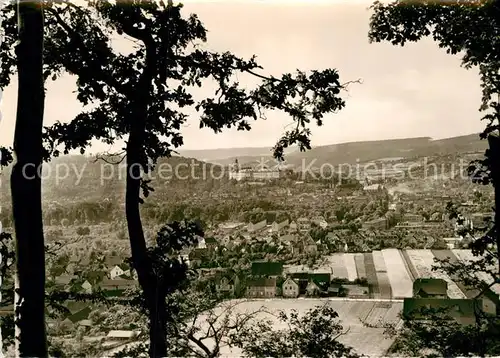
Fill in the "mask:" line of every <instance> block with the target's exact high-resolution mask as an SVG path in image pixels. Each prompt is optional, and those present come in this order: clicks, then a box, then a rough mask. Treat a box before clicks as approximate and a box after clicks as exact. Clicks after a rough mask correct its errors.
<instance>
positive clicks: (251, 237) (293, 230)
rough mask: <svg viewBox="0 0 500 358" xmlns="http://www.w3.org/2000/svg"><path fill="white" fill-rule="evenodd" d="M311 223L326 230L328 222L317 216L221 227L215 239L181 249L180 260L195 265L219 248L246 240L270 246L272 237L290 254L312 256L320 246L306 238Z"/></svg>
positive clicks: (208, 236) (230, 246) (212, 237)
mask: <svg viewBox="0 0 500 358" xmlns="http://www.w3.org/2000/svg"><path fill="white" fill-rule="evenodd" d="M312 224H315V225H317V226H318V227H321V228H326V227H328V223H327V222H326V221H325V219H324V218H323V217H321V216H318V217H314V218H313V219H308V218H304V217H302V218H299V219H297V220H296V221H292V222H289V220H283V221H280V222H277V221H274V222H273V223H271V224H268V223H267V221H266V220H262V221H259V222H256V223H250V224H248V225H247V226H246V227H245V226H244V225H243V224H238V223H236V224H224V225H221V228H220V230H219V231H218V232H216V235H217V237H218V238H217V239H216V238H214V236H212V235H207V236H205V237H204V238H201V237H200V238H198V245H197V247H196V248H194V249H191V248H189V249H185V250H183V251H182V252H181V254H180V257H181V258H182V259H183V260H184V261H185V262H187V263H188V264H190V265H196V264H200V263H201V262H202V261H203V260H204V258H205V257H207V255H208V254H209V253H210V252H211V251H213V250H215V249H217V248H219V247H225V248H226V249H231V248H233V247H234V246H237V245H239V244H242V243H243V242H249V241H252V242H254V243H258V242H267V243H271V242H272V241H273V240H274V239H273V237H277V238H278V242H279V243H280V245H282V246H283V247H290V248H291V250H292V252H296V253H299V252H303V253H308V254H314V253H316V252H318V250H319V246H320V245H322V244H323V243H321V242H320V241H314V240H313V238H312V237H311V236H310V234H309V232H310V230H311V227H312ZM209 234H210V233H209Z"/></svg>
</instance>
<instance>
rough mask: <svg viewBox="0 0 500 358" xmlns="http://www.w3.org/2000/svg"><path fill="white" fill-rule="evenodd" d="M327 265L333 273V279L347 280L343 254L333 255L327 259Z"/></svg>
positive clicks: (347, 275)
mask: <svg viewBox="0 0 500 358" xmlns="http://www.w3.org/2000/svg"><path fill="white" fill-rule="evenodd" d="M327 265H329V266H330V267H331V269H332V271H333V275H334V276H335V277H339V278H344V279H347V278H349V273H348V270H347V267H346V265H345V261H344V255H343V254H333V255H331V256H328V257H327Z"/></svg>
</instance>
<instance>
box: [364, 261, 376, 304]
mask: <svg viewBox="0 0 500 358" xmlns="http://www.w3.org/2000/svg"><path fill="white" fill-rule="evenodd" d="M364 255H365V269H366V279H367V280H368V284H369V285H370V286H371V288H372V294H373V297H374V298H380V289H379V286H378V279H377V272H376V271H375V265H374V264H373V256H372V254H371V253H366V254H364Z"/></svg>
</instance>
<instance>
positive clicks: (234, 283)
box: [215, 271, 240, 296]
mask: <svg viewBox="0 0 500 358" xmlns="http://www.w3.org/2000/svg"><path fill="white" fill-rule="evenodd" d="M239 286H240V279H239V277H238V275H236V274H234V273H231V272H227V271H226V272H218V273H217V274H216V275H215V290H216V291H217V293H219V294H224V295H230V296H233V295H235V294H236V292H237V291H238V290H239Z"/></svg>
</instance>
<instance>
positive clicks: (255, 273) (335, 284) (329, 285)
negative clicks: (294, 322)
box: [215, 261, 370, 298]
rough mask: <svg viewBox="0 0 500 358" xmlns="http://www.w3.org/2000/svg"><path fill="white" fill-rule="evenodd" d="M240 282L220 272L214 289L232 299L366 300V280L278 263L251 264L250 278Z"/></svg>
mask: <svg viewBox="0 0 500 358" xmlns="http://www.w3.org/2000/svg"><path fill="white" fill-rule="evenodd" d="M242 281H243V280H242V279H241V278H240V277H238V275H236V274H231V273H227V272H226V273H222V274H220V275H219V277H218V279H217V281H216V285H215V288H216V291H217V292H218V293H220V294H225V295H229V296H233V295H236V294H237V293H238V292H240V293H242V294H243V295H245V296H246V297H249V298H272V297H277V296H282V297H287V298H296V297H299V296H303V295H305V296H311V297H318V296H323V297H325V296H347V297H352V298H369V297H370V289H369V287H368V284H367V283H366V281H363V280H359V282H356V283H354V282H348V281H346V280H341V279H336V278H335V277H333V275H332V273H331V272H325V271H323V272H318V271H313V270H309V269H307V268H304V269H300V270H295V269H293V268H292V267H285V266H284V265H283V264H282V263H281V262H272V261H256V262H253V263H252V268H251V279H248V280H245V282H244V284H243V282H242ZM243 286H244V287H243Z"/></svg>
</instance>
